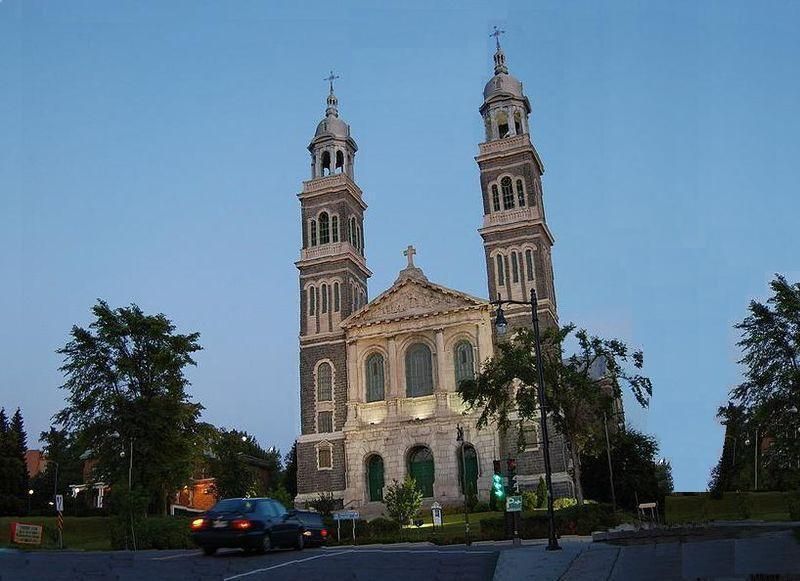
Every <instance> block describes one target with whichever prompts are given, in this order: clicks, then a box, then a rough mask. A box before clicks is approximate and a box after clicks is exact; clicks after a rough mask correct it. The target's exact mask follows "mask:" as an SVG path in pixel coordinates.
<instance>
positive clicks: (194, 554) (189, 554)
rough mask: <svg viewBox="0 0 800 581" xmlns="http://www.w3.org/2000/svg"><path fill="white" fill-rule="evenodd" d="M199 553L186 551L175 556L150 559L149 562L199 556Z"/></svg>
mask: <svg viewBox="0 0 800 581" xmlns="http://www.w3.org/2000/svg"><path fill="white" fill-rule="evenodd" d="M199 554H200V552H199V551H187V552H185V553H179V554H177V555H168V556H166V557H152V558H151V559H150V560H151V561H167V560H169V559H182V558H183V557H195V556H197V555H199Z"/></svg>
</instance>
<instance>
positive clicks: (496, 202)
mask: <svg viewBox="0 0 800 581" xmlns="http://www.w3.org/2000/svg"><path fill="white" fill-rule="evenodd" d="M492 211H493V212H499V211H500V194H499V193H498V192H497V184H494V185H492Z"/></svg>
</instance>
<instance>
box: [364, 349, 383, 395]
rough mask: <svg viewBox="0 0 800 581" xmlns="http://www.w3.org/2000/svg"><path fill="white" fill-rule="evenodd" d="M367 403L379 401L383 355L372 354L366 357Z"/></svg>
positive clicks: (381, 388) (381, 386) (381, 392)
mask: <svg viewBox="0 0 800 581" xmlns="http://www.w3.org/2000/svg"><path fill="white" fill-rule="evenodd" d="M366 372H367V401H368V402H370V401H381V400H382V399H383V397H384V389H383V355H381V354H380V353H373V354H372V355H370V356H369V357H367V363H366Z"/></svg>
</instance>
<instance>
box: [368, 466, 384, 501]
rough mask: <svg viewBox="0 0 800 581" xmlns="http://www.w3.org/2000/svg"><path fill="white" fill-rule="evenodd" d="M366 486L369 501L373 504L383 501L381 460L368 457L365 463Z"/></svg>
mask: <svg viewBox="0 0 800 581" xmlns="http://www.w3.org/2000/svg"><path fill="white" fill-rule="evenodd" d="M367 484H368V486H369V499H370V500H371V501H373V502H376V501H382V500H383V484H384V482H383V458H381V457H380V456H378V455H375V456H370V458H369V460H368V461H367Z"/></svg>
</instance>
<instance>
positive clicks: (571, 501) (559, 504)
mask: <svg viewBox="0 0 800 581" xmlns="http://www.w3.org/2000/svg"><path fill="white" fill-rule="evenodd" d="M577 504H578V500H577V499H576V498H569V497H566V496H563V497H561V498H556V499H555V500H554V501H553V508H554V509H555V510H561V509H562V508H569V507H570V506H575V505H577Z"/></svg>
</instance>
